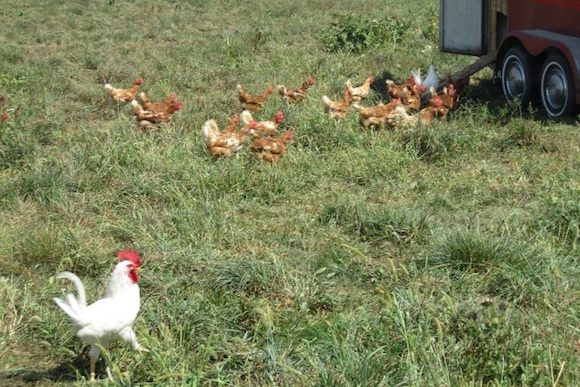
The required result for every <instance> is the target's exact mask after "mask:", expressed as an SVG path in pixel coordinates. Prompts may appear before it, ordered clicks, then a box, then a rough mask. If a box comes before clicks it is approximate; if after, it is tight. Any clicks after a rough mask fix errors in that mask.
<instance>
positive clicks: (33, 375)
mask: <svg viewBox="0 0 580 387" xmlns="http://www.w3.org/2000/svg"><path fill="white" fill-rule="evenodd" d="M87 352H88V351H83V352H82V353H80V354H79V355H77V356H76V357H75V358H74V359H73V360H72V361H67V362H63V363H61V364H59V365H57V366H56V367H53V368H49V369H46V370H43V371H40V370H32V369H30V368H20V369H16V370H6V371H4V372H2V373H0V386H11V387H16V386H25V385H43V382H45V383H48V382H58V383H66V382H77V381H79V379H80V377H79V374H80V375H81V376H82V375H84V376H85V377H86V378H87V379H88V375H89V367H90V365H89V358H88V356H87ZM95 372H96V375H97V376H96V378H97V379H99V375H106V367H105V362H104V361H103V360H102V359H100V360H99V361H98V362H97V365H96V370H95Z"/></svg>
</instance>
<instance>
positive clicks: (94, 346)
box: [89, 344, 101, 380]
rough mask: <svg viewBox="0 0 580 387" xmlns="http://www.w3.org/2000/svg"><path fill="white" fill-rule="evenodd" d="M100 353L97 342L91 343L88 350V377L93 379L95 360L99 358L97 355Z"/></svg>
mask: <svg viewBox="0 0 580 387" xmlns="http://www.w3.org/2000/svg"><path fill="white" fill-rule="evenodd" d="M100 354H101V350H100V349H99V347H98V346H97V344H91V349H90V350H89V362H90V367H91V373H90V378H91V380H95V365H96V364H97V360H98V359H99V355H100Z"/></svg>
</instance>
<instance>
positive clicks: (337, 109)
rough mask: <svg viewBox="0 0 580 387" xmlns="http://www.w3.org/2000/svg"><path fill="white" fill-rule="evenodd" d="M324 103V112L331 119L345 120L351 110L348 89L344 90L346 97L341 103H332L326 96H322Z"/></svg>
mask: <svg viewBox="0 0 580 387" xmlns="http://www.w3.org/2000/svg"><path fill="white" fill-rule="evenodd" d="M322 102H323V103H324V111H325V112H326V113H327V114H328V115H329V116H330V118H334V119H339V118H345V117H346V115H347V114H348V111H349V109H350V103H351V98H350V92H349V91H348V87H345V89H344V96H343V97H342V99H341V100H339V101H332V100H331V99H330V98H328V97H327V96H326V95H323V96H322Z"/></svg>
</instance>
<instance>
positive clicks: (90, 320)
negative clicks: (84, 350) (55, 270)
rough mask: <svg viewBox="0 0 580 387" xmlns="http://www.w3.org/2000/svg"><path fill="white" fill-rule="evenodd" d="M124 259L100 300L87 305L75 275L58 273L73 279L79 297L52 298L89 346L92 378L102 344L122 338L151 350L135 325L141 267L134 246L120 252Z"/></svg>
mask: <svg viewBox="0 0 580 387" xmlns="http://www.w3.org/2000/svg"><path fill="white" fill-rule="evenodd" d="M117 257H118V258H119V260H120V261H121V262H119V263H117V265H116V266H115V269H114V270H113V273H112V275H111V279H110V281H109V284H108V286H107V290H106V292H105V295H104V296H103V298H101V299H100V300H98V301H96V302H94V303H92V304H90V305H87V300H86V293H85V288H84V286H83V283H82V281H81V280H80V279H79V277H77V276H76V275H75V274H73V273H71V272H68V271H65V272H62V273H60V274H58V275H57V276H56V278H58V279H67V280H69V281H71V282H72V283H73V284H74V285H75V287H76V290H77V296H75V295H74V294H72V293H67V294H66V295H65V297H64V299H60V298H56V297H55V298H53V300H54V302H55V303H56V304H57V305H58V306H59V307H60V308H61V309H62V310H63V312H64V313H66V314H67V315H68V317H69V318H70V319H71V321H72V323H73V326H74V330H75V334H76V336H77V337H78V338H79V339H81V340H82V341H84V342H85V343H86V344H89V345H90V350H89V360H90V378H91V380H94V379H95V364H96V362H97V360H98V358H99V355H100V353H101V347H103V348H109V346H110V344H111V343H112V342H113V341H118V340H122V341H124V342H126V343H128V344H130V345H131V347H132V348H133V350H135V351H142V352H149V351H147V350H146V349H145V348H143V347H142V346H141V344H139V342H138V341H137V336H136V335H135V332H134V331H133V328H132V325H133V322H134V321H135V319H136V318H137V314H138V313H139V309H140V307H141V299H140V295H139V285H138V284H137V280H138V277H137V271H138V270H139V269H140V268H141V257H140V256H139V254H137V253H136V252H135V251H133V250H132V249H125V250H121V251H119V252H118V253H117Z"/></svg>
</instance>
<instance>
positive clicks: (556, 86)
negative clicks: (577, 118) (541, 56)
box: [540, 53, 576, 118]
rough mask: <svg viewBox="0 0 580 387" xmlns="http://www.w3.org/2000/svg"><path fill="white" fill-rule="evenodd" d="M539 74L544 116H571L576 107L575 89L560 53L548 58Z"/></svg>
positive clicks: (566, 63)
mask: <svg viewBox="0 0 580 387" xmlns="http://www.w3.org/2000/svg"><path fill="white" fill-rule="evenodd" d="M541 74H542V75H541V77H540V94H541V96H542V107H543V108H544V110H545V111H546V114H548V116H550V117H552V118H561V117H565V116H568V115H571V114H572V112H573V111H574V108H575V105H576V101H575V99H574V97H575V88H574V78H573V77H572V72H571V71H570V65H569V64H568V60H567V59H566V57H565V56H564V55H562V54H560V53H558V54H552V55H550V56H548V58H547V59H546V61H545V62H544V65H543V66H542V73H541Z"/></svg>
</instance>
